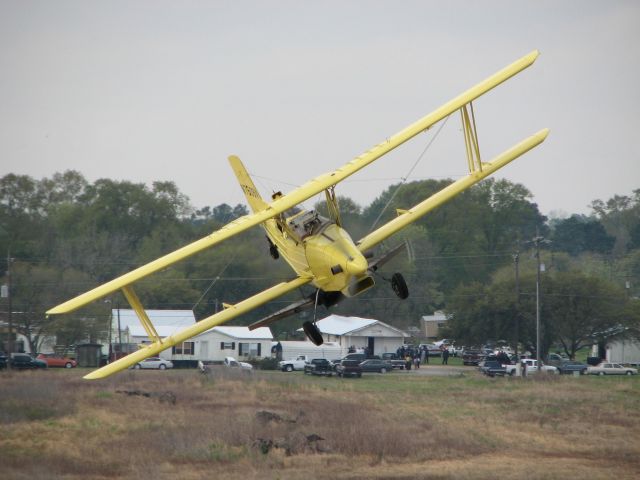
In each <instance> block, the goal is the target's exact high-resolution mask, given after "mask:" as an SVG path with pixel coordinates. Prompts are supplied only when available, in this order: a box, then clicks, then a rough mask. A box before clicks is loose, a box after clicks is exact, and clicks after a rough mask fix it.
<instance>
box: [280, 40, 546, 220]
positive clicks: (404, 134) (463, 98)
mask: <svg viewBox="0 0 640 480" xmlns="http://www.w3.org/2000/svg"><path fill="white" fill-rule="evenodd" d="M538 55H540V53H539V52H538V51H537V50H534V51H533V52H531V53H529V54H527V55H525V56H524V57H522V58H520V59H519V60H516V61H515V62H513V63H512V64H511V65H509V66H507V67H505V68H503V69H502V70H500V71H499V72H497V73H494V74H493V75H491V76H490V77H488V78H487V79H485V80H484V81H482V82H480V83H478V84H477V85H475V86H474V87H471V88H470V89H469V90H467V91H466V92H464V93H462V94H460V95H458V96H457V97H456V98H454V99H453V100H451V101H449V102H447V103H445V104H444V105H442V106H441V107H440V108H438V109H437V110H434V111H433V112H431V113H430V114H428V115H427V116H425V117H423V118H421V119H420V120H418V121H416V122H414V123H413V124H411V125H409V126H408V127H406V128H405V129H404V130H401V131H400V132H398V133H396V134H395V135H393V136H391V137H389V138H387V139H386V140H385V141H384V142H382V143H379V144H378V145H376V146H374V147H373V148H371V149H370V150H367V151H366V152H364V153H363V154H362V155H360V156H358V157H356V158H354V159H353V160H351V161H350V162H349V163H347V164H346V165H344V166H342V167H340V168H338V169H337V170H335V171H333V172H331V173H326V174H324V175H320V176H319V177H316V178H314V179H313V180H311V181H309V182H307V183H305V184H304V185H302V186H301V187H299V188H297V189H295V190H293V191H292V192H289V193H288V194H286V195H284V196H283V197H281V198H280V199H278V200H277V201H275V202H273V203H272V204H271V206H272V207H273V208H274V209H277V210H279V211H281V212H282V211H285V210H287V209H288V208H291V206H294V205H298V204H300V203H302V202H304V201H305V200H306V199H308V198H310V197H312V196H314V195H316V194H318V193H320V192H322V191H323V190H326V189H328V188H329V187H331V186H333V185H335V184H336V183H338V182H341V181H342V180H344V179H345V178H347V177H349V176H350V175H353V174H354V173H356V172H357V171H358V170H360V169H362V168H364V167H366V166H367V165H369V164H370V163H371V162H373V161H375V160H377V159H378V158H380V157H381V156H383V155H385V154H386V153H389V152H390V151H391V150H393V149H394V148H396V147H398V146H400V145H402V144H403V143H405V142H406V141H408V140H410V139H412V138H413V137H415V136H416V135H418V134H419V133H421V132H424V131H425V130H428V129H429V128H431V126H433V125H434V124H436V123H438V122H439V121H440V120H442V119H444V118H446V117H448V116H449V115H451V114H452V113H454V112H455V111H457V110H458V109H460V108H461V107H462V106H464V105H466V104H468V103H469V102H471V101H472V100H474V99H476V98H478V97H480V96H481V95H483V94H485V93H487V92H488V91H489V90H491V89H493V88H495V87H497V86H498V85H500V84H501V83H503V82H505V81H506V80H508V79H509V78H511V77H513V76H514V75H516V74H517V73H519V72H521V71H522V70H524V69H525V68H527V67H529V66H531V65H532V64H533V62H535V60H536V58H538ZM281 203H283V204H284V205H285V206H286V208H283V207H282V206H281V205H280V204H281Z"/></svg>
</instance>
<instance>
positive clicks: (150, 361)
mask: <svg viewBox="0 0 640 480" xmlns="http://www.w3.org/2000/svg"><path fill="white" fill-rule="evenodd" d="M132 368H134V369H135V370H140V369H145V370H146V369H156V370H166V369H167V368H173V362H171V361H170V360H165V359H164V358H160V357H149V358H145V359H144V360H142V361H141V362H138V363H136V364H135V365H134V366H133V367H132Z"/></svg>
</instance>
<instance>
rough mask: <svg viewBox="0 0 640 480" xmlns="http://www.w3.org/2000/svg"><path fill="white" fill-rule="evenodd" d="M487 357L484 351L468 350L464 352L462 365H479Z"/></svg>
mask: <svg viewBox="0 0 640 480" xmlns="http://www.w3.org/2000/svg"><path fill="white" fill-rule="evenodd" d="M485 356H486V354H485V353H484V351H482V350H475V349H468V350H465V351H464V352H462V363H463V364H464V365H478V364H479V363H480V362H481V361H482V360H483V359H484V357H485Z"/></svg>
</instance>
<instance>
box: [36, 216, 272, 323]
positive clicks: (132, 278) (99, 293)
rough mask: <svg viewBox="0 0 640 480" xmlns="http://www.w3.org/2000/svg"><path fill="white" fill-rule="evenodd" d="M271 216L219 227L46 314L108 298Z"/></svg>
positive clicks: (239, 219)
mask: <svg viewBox="0 0 640 480" xmlns="http://www.w3.org/2000/svg"><path fill="white" fill-rule="evenodd" d="M273 215H275V213H274V212H273V211H270V210H269V209H267V210H263V211H261V212H258V213H254V214H251V215H245V216H243V217H240V218H237V219H236V220H234V221H233V222H231V223H229V224H227V225H225V226H224V227H222V228H221V229H220V230H217V231H215V232H213V233H212V234H210V235H207V236H206V237H204V238H201V239H200V240H197V241H195V242H193V243H190V244H189V245H186V246H184V247H182V248H180V249H178V250H175V251H173V252H171V253H169V254H167V255H165V256H164V257H160V258H158V259H156V260H154V261H153V262H150V263H147V264H146V265H143V266H141V267H139V268H136V269H135V270H132V271H131V272H129V273H126V274H124V275H122V276H121V277H118V278H115V279H113V280H111V281H109V282H107V283H104V284H102V285H100V286H99V287H96V288H94V289H93V290H90V291H88V292H86V293H83V294H82V295H79V296H77V297H75V298H72V299H71V300H68V301H66V302H64V303H62V304H60V305H58V306H57V307H54V308H52V309H51V310H49V311H48V312H47V315H54V314H59V313H69V312H72V311H73V310H76V309H77V308H80V307H82V306H84V305H86V304H88V303H91V302H93V301H94V300H97V299H99V298H102V297H104V296H106V295H109V294H110V293H113V292H115V291H117V290H120V289H121V288H123V287H126V286H127V285H130V284H132V283H134V282H136V281H138V280H140V279H142V278H144V277H146V276H148V275H151V274H152V273H154V272H157V271H159V270H162V269H163V268H166V267H168V266H169V265H172V264H174V263H176V262H178V261H180V260H183V259H185V258H187V257H190V256H191V255H193V254H195V253H198V252H200V251H202V250H204V249H205V248H209V247H211V246H212V245H215V244H216V243H220V242H222V241H223V240H225V239H227V238H229V237H232V236H234V235H237V234H239V233H241V232H243V231H245V230H247V229H249V228H251V227H253V226H255V225H258V224H259V223H261V222H264V221H265V220H267V219H269V218H271V217H272V216H273Z"/></svg>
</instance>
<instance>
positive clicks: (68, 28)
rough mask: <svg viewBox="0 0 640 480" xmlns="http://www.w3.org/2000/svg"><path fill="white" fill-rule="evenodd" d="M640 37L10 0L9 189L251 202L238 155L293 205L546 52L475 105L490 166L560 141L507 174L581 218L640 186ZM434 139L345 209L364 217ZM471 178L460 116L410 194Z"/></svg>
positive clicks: (442, 13)
mask: <svg viewBox="0 0 640 480" xmlns="http://www.w3.org/2000/svg"><path fill="white" fill-rule="evenodd" d="M639 24H640V2H634V1H583V0H576V1H558V0H553V1H551V0H550V1H528V2H525V1H519V2H515V1H482V2H478V1H447V2H444V1H395V0H394V1H364V0H362V1H344V0H343V1H320V2H318V1H314V2H312V1H268V0H265V1H229V2H223V1H202V2H199V1H173V2H168V1H157V0H149V1H103V2H87V1H81V0H78V1H40V2H38V1H28V0H27V1H6V0H0V72H1V74H0V176H2V175H5V174H7V173H17V174H28V175H32V176H34V177H36V178H42V177H47V176H51V175H52V174H53V173H55V172H58V171H64V170H67V169H75V170H79V171H80V172H82V173H83V174H84V175H85V176H86V177H87V178H88V179H89V180H90V181H95V180H96V179H98V178H103V177H106V178H112V179H126V180H131V181H135V182H145V183H150V182H151V181H153V180H173V181H175V182H176V184H177V185H178V187H179V188H180V189H181V191H182V192H183V193H185V194H186V195H188V196H189V198H190V199H191V202H192V203H193V204H194V205H195V206H196V207H203V206H205V205H217V204H220V203H223V202H226V203H229V204H232V205H235V204H236V203H244V198H243V196H242V193H241V191H240V188H239V187H238V186H237V184H236V182H235V177H234V176H233V173H232V171H231V169H230V168H229V166H228V163H227V160H226V158H227V156H228V155H230V154H237V155H239V156H240V157H241V158H242V159H243V161H244V162H245V164H246V165H247V168H248V169H249V171H250V172H251V173H252V174H255V175H257V176H258V177H259V178H257V179H256V183H257V186H258V188H259V189H260V190H261V191H262V192H263V193H264V194H265V195H266V194H268V193H269V190H273V189H279V190H283V191H284V192H286V191H287V190H289V189H291V188H292V187H293V186H294V185H299V184H301V183H304V182H305V181H306V180H308V179H310V178H312V177H314V176H316V175H318V174H321V173H324V172H326V171H329V170H332V169H334V168H337V167H339V166H340V165H342V164H343V163H346V162H347V161H349V160H351V159H352V158H353V157H354V156H356V155H359V154H360V153H361V152H362V151H364V150H367V149H368V148H369V147H371V146H372V145H374V144H377V143H378V142H380V141H382V140H383V139H384V138H386V137H388V136H390V135H392V134H394V133H396V132H397V131H399V130H400V129H402V128H404V127H405V126H406V125H408V124H409V123H412V122H413V121H415V120H417V119H418V118H420V117H422V116H423V115H425V114H427V113H429V112H430V111H431V110H433V109H435V108H437V107H438V106H440V105H441V104H442V103H444V102H445V101H447V100H449V99H450V98H452V97H453V96H455V95H457V94H458V93H460V92H462V91H463V90H465V89H466V88H468V87H470V86H472V85H474V84H476V83H477V82H479V81H481V80H483V79H484V78H485V77H487V76H488V75H490V74H492V73H494V72H495V71H497V70H498V69H500V68H502V67H503V66H506V65H507V64H509V63H511V62H512V61H514V60H516V59H518V58H519V57H521V56H522V55H524V54H526V53H528V52H530V51H531V50H534V49H539V50H540V51H541V56H540V57H539V58H538V60H537V62H536V63H535V64H534V65H533V67H532V68H530V69H528V70H526V71H525V72H523V73H521V74H520V75H518V76H517V77H515V78H513V79H512V80H510V81H509V82H507V83H506V84H504V85H502V86H500V87H499V88H498V89H496V90H494V91H492V92H490V93H489V94H488V95H486V96H484V97H483V98H482V99H481V100H479V101H478V102H477V103H476V105H475V107H476V118H477V120H478V130H479V134H480V146H481V149H482V153H483V158H484V159H485V160H489V159H491V158H492V157H493V156H494V155H496V154H498V153H500V152H501V151H502V150H504V149H506V148H508V147H510V146H511V145H513V144H514V143H516V142H518V141H519V140H521V139H522V138H524V137H526V136H528V135H530V134H532V133H534V132H536V131H538V130H539V129H541V128H543V127H549V128H550V129H551V134H550V136H549V138H548V139H547V141H546V142H545V143H544V144H543V145H542V146H540V147H538V149H536V150H535V151H533V152H530V153H529V154H527V155H526V156H525V157H523V158H521V159H519V160H516V162H514V163H513V164H511V165H510V166H508V167H506V169H505V170H504V171H503V173H501V174H499V176H501V177H504V178H507V179H509V180H511V181H514V182H519V183H523V184H524V185H525V186H526V187H527V188H529V189H530V190H531V191H532V193H533V194H534V197H535V201H536V202H537V203H538V204H539V205H540V208H541V210H542V211H543V212H544V213H547V214H548V213H549V212H550V211H554V210H555V211H558V210H561V211H564V212H567V213H574V212H577V213H587V212H588V211H589V209H588V208H587V207H588V204H589V203H590V202H591V201H592V200H594V199H597V198H600V199H607V198H609V197H611V196H612V195H614V194H630V193H631V191H632V190H633V189H636V188H640V166H639V161H638V160H639V154H638V153H639V152H638V150H639V147H638V145H639V142H638V139H637V138H636V135H637V134H638V132H640V120H639V119H640V115H639V114H638V109H639V108H640V101H639V100H640V95H639V93H638V86H639V85H640V72H639V70H640V55H639V53H640V29H639V28H638V25H639ZM435 131H436V129H435V128H434V129H432V130H431V132H430V133H428V134H426V135H423V136H420V137H418V138H417V139H415V140H413V141H412V142H411V143H410V144H408V145H406V146H403V147H401V148H399V149H398V150H397V151H396V152H393V153H392V154H390V155H388V156H386V157H383V158H382V159H380V160H378V161H377V162H376V164H374V165H373V166H372V167H370V168H367V169H365V170H364V171H363V172H360V173H359V174H357V175H356V176H354V177H352V178H353V180H349V181H347V182H345V183H343V184H342V186H340V187H339V194H341V195H346V196H350V197H351V198H353V199H354V200H355V201H356V202H358V203H360V204H361V205H364V204H368V203H369V202H371V201H372V200H373V199H374V198H375V197H376V196H377V195H378V194H379V193H381V192H382V191H383V190H384V189H385V188H386V187H387V186H388V185H389V184H391V183H396V182H398V181H399V179H400V177H403V176H405V175H406V173H407V172H408V171H409V169H410V167H411V165H412V164H413V163H414V162H415V161H416V159H417V158H418V156H419V155H420V152H422V151H423V150H424V148H425V146H426V145H427V143H428V142H429V141H430V140H431V138H432V137H433V135H434V134H435ZM465 165H466V160H465V157H464V141H463V137H462V134H461V132H460V120H459V117H458V116H454V117H452V118H451V119H450V121H449V122H448V123H447V125H446V126H445V127H444V129H443V130H442V133H441V134H440V135H439V137H438V138H437V139H436V141H435V142H434V144H433V146H432V147H431V148H430V149H429V150H428V152H427V154H426V156H425V157H424V159H423V160H422V161H421V162H420V164H419V166H418V168H417V169H416V170H415V171H414V172H413V175H412V177H411V179H423V178H428V177H432V178H442V177H443V176H450V177H452V178H457V177H459V176H460V175H463V174H464V173H465ZM276 180H277V182H276Z"/></svg>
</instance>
